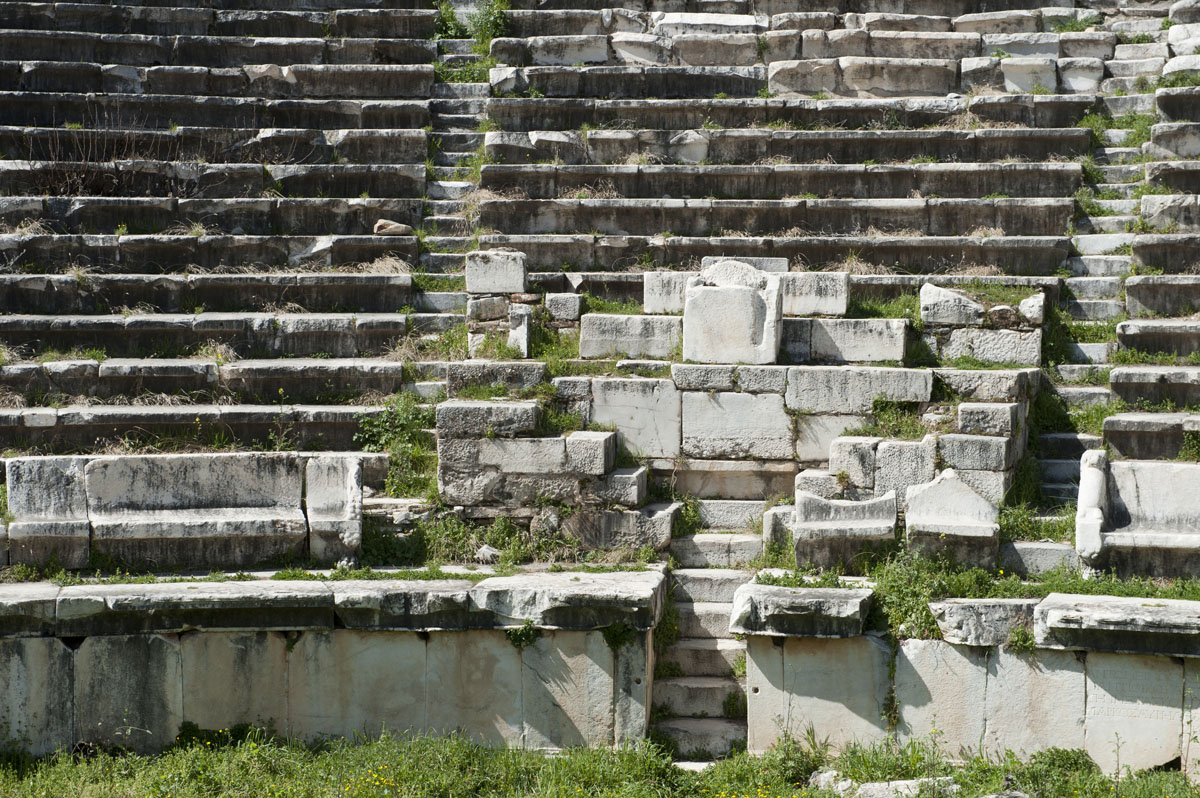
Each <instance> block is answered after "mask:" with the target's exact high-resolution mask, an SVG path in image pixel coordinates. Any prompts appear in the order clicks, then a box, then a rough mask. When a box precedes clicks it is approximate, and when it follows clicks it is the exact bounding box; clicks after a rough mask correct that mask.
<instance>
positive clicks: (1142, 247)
mask: <svg viewBox="0 0 1200 798" xmlns="http://www.w3.org/2000/svg"><path fill="white" fill-rule="evenodd" d="M1132 246H1133V258H1134V262H1135V263H1137V264H1138V265H1141V266H1146V267H1149V268H1152V269H1162V270H1163V271H1164V272H1166V273H1167V274H1180V273H1186V272H1187V271H1188V270H1189V269H1191V268H1193V267H1195V266H1196V265H1197V264H1200V235H1196V234H1195V233H1151V234H1147V235H1139V236H1137V237H1136V238H1135V239H1134V240H1133V242H1132Z"/></svg>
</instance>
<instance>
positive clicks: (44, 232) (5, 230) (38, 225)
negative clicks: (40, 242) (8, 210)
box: [0, 218, 54, 236]
mask: <svg viewBox="0 0 1200 798" xmlns="http://www.w3.org/2000/svg"><path fill="white" fill-rule="evenodd" d="M0 235H18V236H52V235H54V231H53V230H51V229H50V227H49V225H47V224H46V223H45V222H43V221H42V220H41V219H33V218H28V219H22V220H21V221H19V222H17V223H16V224H9V223H8V222H0Z"/></svg>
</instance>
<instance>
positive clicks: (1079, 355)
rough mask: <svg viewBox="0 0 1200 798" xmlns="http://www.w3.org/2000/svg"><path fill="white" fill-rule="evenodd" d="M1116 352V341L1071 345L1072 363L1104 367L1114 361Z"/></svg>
mask: <svg viewBox="0 0 1200 798" xmlns="http://www.w3.org/2000/svg"><path fill="white" fill-rule="evenodd" d="M1116 351H1117V344H1116V342H1115V341H1109V342H1107V343H1098V344H1075V343H1073V344H1071V345H1070V355H1071V361H1072V363H1077V364H1090V365H1102V364H1104V363H1108V362H1110V361H1111V360H1112V356H1113V353H1114V352H1116ZM1064 365H1069V364H1064ZM1089 371H1090V369H1089Z"/></svg>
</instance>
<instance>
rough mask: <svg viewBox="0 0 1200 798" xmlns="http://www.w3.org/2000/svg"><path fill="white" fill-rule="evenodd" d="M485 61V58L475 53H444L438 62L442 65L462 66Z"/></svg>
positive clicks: (439, 56)
mask: <svg viewBox="0 0 1200 798" xmlns="http://www.w3.org/2000/svg"><path fill="white" fill-rule="evenodd" d="M482 59H483V56H480V55H477V54H475V53H444V54H441V55H438V57H437V60H438V62H439V63H442V64H449V65H450V66H462V65H463V64H475V63H478V62H479V61H481V60H482Z"/></svg>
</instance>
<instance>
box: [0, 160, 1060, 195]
mask: <svg viewBox="0 0 1200 798" xmlns="http://www.w3.org/2000/svg"><path fill="white" fill-rule="evenodd" d="M292 168H295V167H292ZM2 170H3V164H2V163H0V185H3V179H4V173H3V171H2ZM1081 182H1082V171H1081V168H1080V166H1079V164H1075V163H1029V164H1024V163H1021V164H989V163H983V164H980V163H951V164H942V163H932V164H928V163H919V164H898V165H874V164H872V165H862V164H779V165H771V166H740V165H710V164H700V165H696V166H672V165H662V166H660V165H640V166H609V165H603V166H558V165H554V164H528V165H524V164H521V165H499V164H487V165H484V167H483V170H482V176H481V180H480V186H481V187H483V188H490V189H492V190H494V191H497V192H515V191H522V192H524V193H525V194H526V195H527V196H528V197H529V198H530V199H555V198H559V197H569V196H571V193H572V192H581V193H584V194H585V195H586V192H587V191H588V190H589V189H592V188H594V187H597V186H603V187H604V188H605V189H606V190H612V191H615V192H616V193H617V194H619V195H621V196H623V197H629V198H632V197H703V196H712V195H714V194H715V195H716V196H717V197H737V198H759V197H761V198H767V199H780V198H784V197H794V196H811V195H816V196H817V197H823V198H831V197H837V198H852V199H886V198H896V197H910V196H912V193H913V192H914V191H915V192H917V193H919V194H921V195H936V196H939V197H959V198H976V197H984V196H988V195H995V194H1007V195H1008V196H1010V197H1065V196H1069V195H1072V194H1074V193H1075V191H1076V189H1078V188H1079V186H1080V184H1081Z"/></svg>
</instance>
